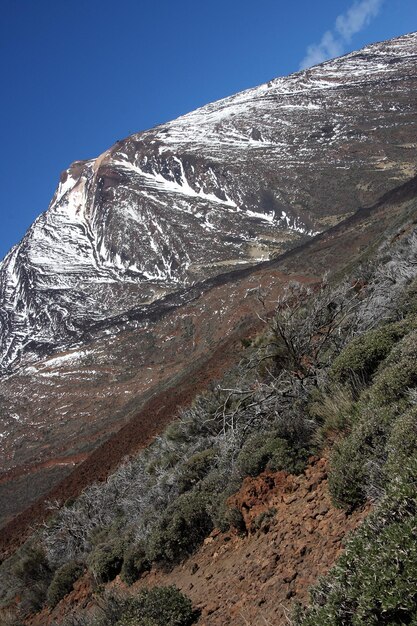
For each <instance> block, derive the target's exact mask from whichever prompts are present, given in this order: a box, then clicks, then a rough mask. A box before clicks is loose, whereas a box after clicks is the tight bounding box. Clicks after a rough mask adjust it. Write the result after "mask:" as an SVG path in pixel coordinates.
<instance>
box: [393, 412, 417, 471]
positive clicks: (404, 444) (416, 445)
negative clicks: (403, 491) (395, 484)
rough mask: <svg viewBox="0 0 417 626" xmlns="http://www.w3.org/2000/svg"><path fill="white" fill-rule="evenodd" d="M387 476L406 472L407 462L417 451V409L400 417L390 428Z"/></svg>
mask: <svg viewBox="0 0 417 626" xmlns="http://www.w3.org/2000/svg"><path fill="white" fill-rule="evenodd" d="M386 448H387V454H388V458H387V474H388V475H389V476H398V475H402V474H404V472H407V468H408V465H409V460H410V458H412V457H413V456H414V455H415V453H416V451H417V407H413V408H412V409H411V410H410V411H407V412H406V413H404V414H403V415H401V416H400V417H399V418H398V419H397V420H396V422H395V424H394V425H393V427H392V430H391V433H390V436H389V439H388V441H387V445H386Z"/></svg>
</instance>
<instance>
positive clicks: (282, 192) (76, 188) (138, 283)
mask: <svg viewBox="0 0 417 626" xmlns="http://www.w3.org/2000/svg"><path fill="white" fill-rule="evenodd" d="M416 42H417V35H416V34H415V33H414V34H411V35H407V36H405V37H401V38H399V39H395V40H392V41H389V42H385V43H380V44H375V45H371V46H368V47H366V48H364V49H363V50H361V51H359V52H355V53H352V54H349V55H347V56H345V57H342V58H340V59H336V60H333V61H330V62H327V63H324V64H322V65H319V66H317V67H315V68H312V69H309V70H306V71H303V72H299V73H297V74H294V75H291V76H289V77H287V78H278V79H275V80H272V81H270V82H269V83H268V84H265V85H261V86H260V87H256V88H254V89H249V90H248V91H245V92H242V93H240V94H237V95H235V96H232V97H229V98H226V99H225V100H220V101H219V102H215V103H213V104H209V105H207V106H205V107H203V108H201V109H198V110H197V111H194V112H192V113H189V114H188V115H185V116H183V117H180V118H179V119H177V120H174V121H173V122H169V123H167V124H164V125H162V126H158V127H157V128H154V129H152V130H150V131H146V132H142V133H138V134H136V135H132V136H131V137H128V138H127V139H124V140H122V141H119V142H117V143H116V144H115V145H114V146H113V147H112V148H110V149H109V150H108V151H106V152H105V153H103V154H102V155H101V156H99V157H98V158H96V159H92V160H89V161H85V162H75V163H73V164H72V165H71V167H70V168H69V169H68V170H67V171H65V172H64V173H63V174H62V176H61V179H60V183H59V185H58V189H57V191H56V193H55V195H54V198H53V199H52V202H51V204H50V206H49V208H48V210H47V211H46V212H45V213H44V214H42V215H41V216H40V217H39V218H38V219H37V220H36V221H35V223H34V224H33V225H32V227H31V228H30V229H29V231H28V232H27V234H26V235H25V236H24V238H23V240H22V241H21V243H20V244H19V245H17V246H16V247H15V248H14V249H13V250H12V251H11V252H10V253H9V254H8V255H7V256H6V258H5V259H4V260H3V262H2V264H1V267H0V358H1V364H2V368H3V369H4V370H7V369H8V368H10V367H12V368H13V367H15V366H16V365H17V364H18V363H19V361H20V359H22V358H23V362H27V361H28V360H31V359H32V358H33V357H34V358H36V356H37V355H42V354H45V353H50V352H51V351H53V350H55V349H56V348H57V347H63V346H66V345H68V344H69V343H73V342H75V341H77V339H78V338H79V337H80V336H81V335H82V334H83V332H84V331H85V329H86V328H87V329H88V328H89V327H90V326H91V325H92V324H94V323H96V322H97V321H100V320H104V319H108V318H109V317H113V316H115V315H117V314H120V313H123V312H125V311H127V310H129V309H130V308H132V307H134V306H138V305H139V304H143V305H146V304H148V303H149V302H152V301H154V300H156V299H158V298H160V297H161V296H162V295H165V294H167V293H170V292H173V291H176V290H177V289H178V288H181V287H183V286H185V285H189V284H194V283H196V282H199V281H201V280H202V279H204V278H207V277H209V276H213V275H215V274H220V273H222V272H224V271H225V269H227V268H230V267H236V266H237V265H240V264H248V263H251V264H253V263H255V262H257V261H260V260H263V259H267V258H269V257H270V256H271V255H274V254H277V253H280V252H282V251H283V250H285V249H287V248H288V247H292V246H294V245H296V244H297V242H299V241H300V239H301V238H305V237H308V236H312V235H313V234H314V233H317V232H318V231H322V230H324V229H326V228H327V227H328V226H329V225H332V224H335V223H337V222H338V221H340V220H341V219H343V217H346V216H347V215H349V214H350V213H351V212H352V211H354V210H356V209H357V208H358V207H360V206H368V205H370V204H372V203H373V202H374V201H376V200H377V198H378V197H380V196H381V195H382V194H383V193H385V192H387V191H388V190H389V189H392V188H393V187H395V186H397V185H398V184H399V183H400V182H401V181H405V180H406V179H408V178H410V177H411V176H412V175H413V174H414V173H415V172H416V167H415V159H414V154H415V153H414V150H415V144H416V141H417V137H416V124H415V122H416V110H415V105H414V100H413V97H414V93H415V89H416V52H417V44H416Z"/></svg>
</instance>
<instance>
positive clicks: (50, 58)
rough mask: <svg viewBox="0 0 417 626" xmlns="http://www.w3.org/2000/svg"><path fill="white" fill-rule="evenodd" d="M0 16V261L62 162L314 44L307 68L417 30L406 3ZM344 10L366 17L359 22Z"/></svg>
mask: <svg viewBox="0 0 417 626" xmlns="http://www.w3.org/2000/svg"><path fill="white" fill-rule="evenodd" d="M0 6H1V12H0V67H1V85H2V89H1V98H0V107H1V115H0V137H1V157H0V161H1V162H0V207H1V225H0V259H1V258H2V257H3V256H4V255H5V254H6V252H7V251H8V250H9V248H10V247H11V246H12V245H14V244H15V243H17V242H18V241H19V240H20V238H21V237H22V236H23V234H24V232H25V231H26V229H27V227H28V226H29V225H30V224H31V222H32V221H33V220H34V218H35V217H36V216H37V215H39V214H40V213H41V212H42V211H44V210H45V209H46V208H47V206H48V203H49V200H50V198H51V196H52V194H53V192H54V189H55V187H56V184H57V181H58V178H59V174H60V172H61V171H62V170H63V169H65V168H66V167H67V166H68V165H69V163H71V162H72V161H74V160H76V159H85V158H91V157H94V156H97V155H98V154H100V153H101V152H102V151H103V150H105V149H106V148H108V147H109V146H110V145H112V144H113V143H114V142H115V141H116V140H117V139H120V138H122V137H125V136H126V135H129V134H130V133H133V132H137V131H139V130H142V129H146V128H149V127H151V126H154V125H156V124H159V123H161V122H164V121H167V120H169V119H173V118H175V117H177V116H178V115H180V114H182V113H186V112H188V111H190V110H192V109H194V108H196V107H198V106H200V105H203V104H205V103H207V102H210V101H213V100H216V99H218V98H222V97H224V96H227V95H230V94H232V93H235V92H237V91H240V90H242V89H245V88H247V87H251V86H254V85H257V84H260V83H263V82H265V81H267V80H269V79H270V78H273V77H275V76H280V75H286V74H288V73H291V72H293V71H296V70H298V69H299V67H300V65H301V64H302V62H303V59H304V60H305V58H306V55H307V48H308V46H312V45H314V44H316V47H315V48H314V49H313V50H311V49H310V57H311V56H312V57H313V58H320V57H321V56H326V55H329V54H330V53H331V50H336V51H337V52H345V51H349V50H352V49H356V48H359V47H361V46H363V45H364V44H366V43H370V42H373V41H380V40H383V39H387V38H390V37H394V36H397V35H401V34H404V33H406V32H410V31H413V30H417V2H416V1H415V0H356V3H355V0H337V1H335V0H320V1H319V2H313V1H312V0H291V1H289V2H287V1H280V0H257V1H256V2H250V1H248V0H211V1H210V2H204V3H203V2H198V0H176V1H173V0H156V1H154V2H151V1H150V0H147V1H145V0H117V1H116V0H1V2H0ZM352 6H353V8H355V6H356V9H358V7H359V9H360V10H362V9H365V12H366V11H368V13H367V14H366V16H365V18H366V19H365V18H364V16H363V15H362V16H361V15H358V10H356V13H355V12H354V13H352ZM349 10H350V13H349ZM340 15H344V16H345V22H344V24H345V26H343V24H342V27H341V25H340V20H339V22H338V24H339V26H338V27H337V26H336V19H337V17H338V16H340ZM346 19H348V21H349V20H350V22H351V26H352V28H351V30H350V31H349V28H348V29H347V30H346ZM361 20H362V21H361ZM326 31H330V32H331V33H332V37H331V42H330V44H331V45H330V46H329V45H328V44H329V41H328V38H327V43H326V45H324V44H323V42H322V38H323V35H324V33H325V32H326ZM321 42H322V43H321ZM334 42H335V46H333V43H334ZM329 50H330V52H329ZM311 53H312V54H311ZM317 55H318V57H317Z"/></svg>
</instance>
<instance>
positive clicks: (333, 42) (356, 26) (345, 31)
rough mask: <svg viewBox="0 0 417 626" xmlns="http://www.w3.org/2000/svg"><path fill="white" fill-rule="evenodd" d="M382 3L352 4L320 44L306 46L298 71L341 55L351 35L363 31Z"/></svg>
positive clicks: (365, 0) (363, 0) (362, 0)
mask: <svg viewBox="0 0 417 626" xmlns="http://www.w3.org/2000/svg"><path fill="white" fill-rule="evenodd" d="M383 1H384V0H359V1H358V0H357V1H356V2H354V4H352V6H351V7H350V8H349V9H348V10H347V11H346V13H343V14H342V15H339V16H338V17H337V18H336V22H335V25H334V28H333V30H328V31H326V32H325V33H324V35H323V37H322V38H321V41H320V43H318V44H312V45H310V46H308V48H307V51H306V55H305V57H304V59H303V60H302V61H301V63H300V70H303V69H305V68H307V67H311V66H312V65H317V63H322V62H323V61H326V59H331V58H333V57H336V56H340V55H341V54H343V52H344V51H345V45H346V44H347V43H349V42H350V40H351V39H352V37H353V35H355V34H356V33H358V32H359V31H361V30H363V29H364V28H365V27H366V26H368V24H369V22H370V21H371V20H372V19H373V18H374V17H376V16H377V15H378V13H379V10H380V8H381V6H382V3H383Z"/></svg>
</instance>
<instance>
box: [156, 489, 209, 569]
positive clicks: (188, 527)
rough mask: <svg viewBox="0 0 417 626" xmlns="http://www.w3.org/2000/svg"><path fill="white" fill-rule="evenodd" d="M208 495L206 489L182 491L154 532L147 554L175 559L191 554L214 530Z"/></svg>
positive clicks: (171, 560) (166, 559)
mask: <svg viewBox="0 0 417 626" xmlns="http://www.w3.org/2000/svg"><path fill="white" fill-rule="evenodd" d="M209 505H210V502H209V498H208V495H207V494H206V493H204V492H195V491H191V492H187V493H184V494H182V495H180V496H179V497H178V498H177V499H176V500H175V501H174V502H173V503H172V504H171V505H170V506H169V507H168V508H167V509H166V511H165V512H164V513H163V515H162V517H161V519H160V520H159V522H158V524H157V525H156V527H155V528H154V530H153V531H152V532H151V534H150V536H149V539H148V543H147V556H148V558H149V559H150V560H151V561H165V562H168V563H171V562H175V561H178V560H180V559H181V558H184V557H185V556H187V555H188V554H191V553H192V552H193V551H194V550H195V548H196V547H197V546H198V545H199V544H200V543H201V542H202V540H203V539H204V538H205V537H206V536H207V535H208V534H209V533H210V532H211V531H212V530H213V522H212V518H211V516H210V512H209V508H210V507H209Z"/></svg>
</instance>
